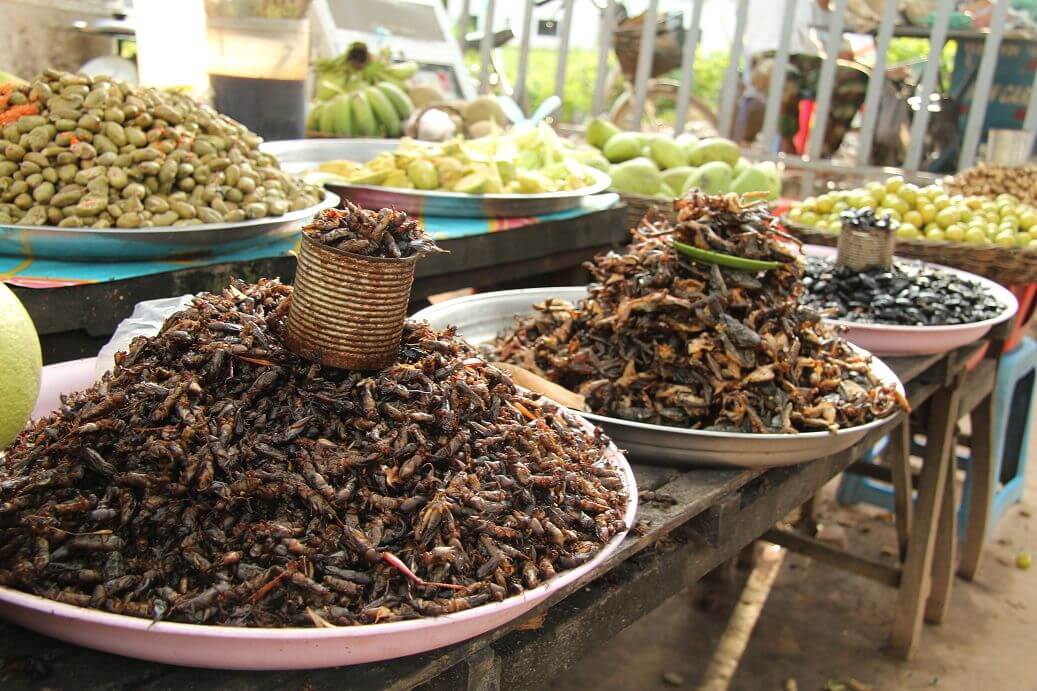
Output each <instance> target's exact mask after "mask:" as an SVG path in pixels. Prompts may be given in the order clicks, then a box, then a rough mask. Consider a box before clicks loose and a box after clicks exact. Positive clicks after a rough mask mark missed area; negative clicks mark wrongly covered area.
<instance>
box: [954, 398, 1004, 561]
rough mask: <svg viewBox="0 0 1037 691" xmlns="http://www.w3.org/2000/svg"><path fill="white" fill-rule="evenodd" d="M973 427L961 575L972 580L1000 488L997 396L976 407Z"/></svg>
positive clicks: (980, 556)
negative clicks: (995, 400)
mask: <svg viewBox="0 0 1037 691" xmlns="http://www.w3.org/2000/svg"><path fill="white" fill-rule="evenodd" d="M969 419H970V422H971V426H972V449H971V452H970V457H971V460H970V462H969V496H968V497H966V498H965V501H967V502H968V503H969V523H968V526H966V528H965V530H966V532H965V542H964V543H963V544H962V546H961V563H960V564H959V565H958V575H959V576H961V577H962V578H964V579H965V580H968V581H971V580H972V579H973V578H975V577H976V569H977V568H979V561H980V559H981V558H982V557H983V547H984V545H985V544H986V542H987V531H988V530H989V528H990V526H989V523H990V509H991V506H992V505H993V503H994V491H995V490H996V489H997V478H996V477H995V472H996V469H997V459H996V458H994V445H995V443H994V395H993V394H991V395H989V396H987V397H986V398H984V399H983V401H982V402H981V403H980V404H979V405H978V406H976V409H975V410H973V411H972V414H971V415H970V416H969Z"/></svg>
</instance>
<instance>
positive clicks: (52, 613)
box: [0, 359, 637, 670]
mask: <svg viewBox="0 0 1037 691" xmlns="http://www.w3.org/2000/svg"><path fill="white" fill-rule="evenodd" d="M93 367H94V361H93V359H87V360H76V361H73V362H67V363H62V364H58V365H50V366H47V367H44V368H43V381H42V385H41V388H40V399H39V401H38V404H37V408H36V413H37V414H44V413H46V412H47V411H50V410H53V409H55V408H56V407H57V406H58V405H59V401H58V395H59V394H60V393H62V392H70V391H75V390H78V389H82V388H84V387H85V386H88V385H90V384H91V383H92V382H93V381H94V376H93ZM575 419H579V418H575ZM584 424H586V426H587V427H588V428H591V425H590V424H589V423H584ZM604 460H605V462H607V463H610V464H612V465H614V466H616V467H617V468H619V469H620V470H622V472H623V476H624V481H625V484H626V489H627V491H628V492H629V495H630V499H629V501H628V502H627V508H626V515H625V520H626V523H627V525H628V526H630V525H633V522H634V515H635V514H636V512H637V483H636V482H635V480H634V474H633V472H632V471H631V469H630V464H629V463H627V460H626V458H625V457H624V456H623V454H621V453H620V452H619V450H618V449H616V447H615V446H611V447H610V448H609V450H608V453H607V455H606V457H605V459H604ZM625 536H626V532H625V531H624V532H623V533H622V534H620V535H616V536H615V537H614V538H612V540H611V541H610V542H609V543H608V544H607V545H605V547H604V548H602V550H601V551H600V552H598V554H597V555H595V557H594V558H593V559H591V560H590V561H589V562H587V563H586V564H583V565H582V566H580V567H579V568H576V569H572V570H570V571H565V572H563V573H561V574H559V575H558V576H557V577H555V578H552V579H551V580H550V581H548V582H546V583H544V584H542V585H540V586H538V587H537V588H534V589H532V590H528V591H526V592H524V593H522V594H520V595H515V596H513V597H509V598H508V599H506V600H504V601H502V602H496V603H492V604H488V605H482V606H480V607H474V608H472V609H470V610H466V611H464V612H459V613H457V614H447V615H444V616H440V617H429V618H425V619H415V620H411V621H401V622H392V623H388V624H369V625H366V626H350V627H338V628H320V629H318V628H312V629H311V628H287V629H249V628H235V627H226V626H205V625H198V624H178V623H172V622H158V623H152V622H151V621H149V620H147V619H139V618H136V617H127V616H122V615H118V614H110V613H108V612H101V611H99V610H93V609H87V608H84V607H75V606H72V605H66V604H62V603H59V602H54V601H52V600H47V599H45V598H41V597H36V596H34V595H29V594H26V593H23V592H20V591H16V590H10V589H7V588H0V616H3V617H4V618H6V619H9V620H11V621H13V622H15V623H17V624H20V625H21V626H24V627H25V628H27V629H32V630H33V631H38V632H39V633H42V634H45V635H48V636H53V637H54V638H59V639H61V640H63V641H68V642H70V643H75V644H77V645H82V646H85V647H88V648H95V649H97V650H103V651H105V652H109V653H116V654H118V655H126V656H129V657H135V658H140V659H143V660H152V661H154V662H163V663H169V664H176V665H187V666H191V667H210V668H217V669H246V670H285V669H313V668H318V667H337V666H340V665H355V664H360V663H364V662H376V661H379V660H388V659H392V658H398V657H403V656H405V655H414V654H416V653H421V652H425V651H428V650H434V649H435V648H441V647H443V646H447V645H451V644H453V643H458V642H460V641H463V640H466V639H468V638H472V637H474V636H478V635H479V634H482V633H486V632H487V631H490V630H492V629H494V628H497V627H498V626H501V625H503V624H506V623H507V622H509V621H511V620H513V619H515V618H516V617H519V616H521V615H522V614H524V613H526V612H528V611H529V610H530V609H532V608H533V607H536V606H537V605H538V604H540V603H541V602H543V601H544V600H546V599H547V598H548V597H549V596H550V595H551V594H553V593H555V592H558V591H559V590H562V589H564V588H566V587H567V586H569V585H571V584H573V583H575V582H577V581H579V580H580V579H581V578H583V577H584V576H586V575H587V574H588V573H590V572H592V571H593V570H594V569H595V568H597V567H598V566H599V565H600V564H601V563H602V562H604V561H605V560H606V559H608V557H609V555H611V554H612V553H613V552H615V551H616V549H617V548H618V547H619V545H620V543H621V542H622V541H623V538H624V537H625Z"/></svg>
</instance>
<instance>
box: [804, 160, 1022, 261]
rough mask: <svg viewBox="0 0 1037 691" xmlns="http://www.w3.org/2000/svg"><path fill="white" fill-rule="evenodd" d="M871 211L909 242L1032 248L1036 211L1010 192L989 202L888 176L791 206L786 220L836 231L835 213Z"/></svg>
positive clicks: (980, 198)
mask: <svg viewBox="0 0 1037 691" xmlns="http://www.w3.org/2000/svg"><path fill="white" fill-rule="evenodd" d="M865 206H868V207H872V208H874V209H875V210H876V213H877V214H878V215H880V216H882V215H889V216H890V217H891V218H893V219H894V220H896V221H898V222H899V223H900V226H899V228H898V229H897V236H898V237H900V238H904V239H908V240H923V239H924V240H931V241H933V242H945V241H946V242H967V243H972V244H976V245H981V244H995V245H1001V246H1002V247H1033V248H1035V249H1037V209H1035V208H1034V207H1032V206H1030V205H1028V204H1024V203H1023V202H1021V201H1020V200H1019V199H1018V198H1017V197H1015V196H1013V195H1011V194H1000V195H998V196H997V197H996V198H994V199H990V198H988V197H979V196H968V197H966V196H962V195H960V194H948V193H947V190H946V189H944V188H943V187H942V186H941V185H929V186H927V187H917V186H916V185H913V184H911V183H906V182H904V180H903V178H900V177H892V178H889V179H888V180H886V181H885V182H869V183H868V184H867V185H865V186H864V187H862V188H858V189H853V190H839V191H833V192H828V193H826V194H822V195H819V196H817V197H808V198H807V199H804V200H803V201H801V202H797V203H796V204H793V205H792V207H791V208H790V209H789V212H788V220H789V221H790V222H791V223H793V224H796V225H800V226H805V227H808V228H815V229H817V230H821V231H827V232H831V233H838V232H839V231H840V230H841V229H842V224H841V222H840V220H839V214H840V213H841V212H842V211H843V210H845V209H848V208H853V209H860V208H863V207H865Z"/></svg>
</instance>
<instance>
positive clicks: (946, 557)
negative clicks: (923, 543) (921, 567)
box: [925, 434, 958, 624]
mask: <svg viewBox="0 0 1037 691" xmlns="http://www.w3.org/2000/svg"><path fill="white" fill-rule="evenodd" d="M955 446H956V444H955V436H954V435H953V434H952V436H951V455H952V458H951V459H950V462H949V463H948V464H947V468H946V472H947V478H946V480H944V483H943V494H941V495H940V520H939V522H938V523H937V528H936V543H935V545H934V546H933V571H932V574H931V579H932V586H931V587H930V588H929V597H928V598H926V602H925V620H926V621H927V622H928V623H930V624H939V623H941V622H942V621H943V617H944V615H946V614H947V605H949V604H950V601H951V586H953V585H954V565H955V562H956V558H957V549H958V501H957V494H958V493H957V489H956V487H955V485H956V483H955V481H954V475H955V470H957V465H958V464H957V463H956V462H955V461H954V458H953V454H954V448H955Z"/></svg>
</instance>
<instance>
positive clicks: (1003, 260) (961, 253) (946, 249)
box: [785, 221, 1037, 286]
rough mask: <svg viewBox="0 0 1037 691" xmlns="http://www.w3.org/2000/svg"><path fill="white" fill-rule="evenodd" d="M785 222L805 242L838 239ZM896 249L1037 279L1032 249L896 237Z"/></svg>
mask: <svg viewBox="0 0 1037 691" xmlns="http://www.w3.org/2000/svg"><path fill="white" fill-rule="evenodd" d="M785 225H786V227H788V229H789V230H791V231H792V232H793V233H794V234H796V235H798V236H799V237H800V239H802V240H803V242H807V243H810V244H813V245H828V246H830V247H835V246H836V245H837V243H838V240H839V236H838V235H836V234H834V233H825V232H822V231H820V230H816V229H814V228H803V227H801V226H796V225H791V224H789V223H788V222H787V221H786V223H785ZM895 252H896V254H897V256H901V257H910V258H911V259H921V260H923V261H927V262H933V263H934V264H943V265H945V266H953V267H954V268H955V269H962V270H964V271H970V272H972V273H974V274H979V275H980V276H985V277H986V278H989V279H990V280H992V281H997V282H998V283H1000V284H1002V285H1006V286H1013V285H1026V284H1028V283H1034V282H1037V251H1034V250H1030V249H1010V248H1006V247H999V246H997V245H970V244H965V243H963V242H932V241H929V240H905V239H903V238H897V244H896V249H895Z"/></svg>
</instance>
